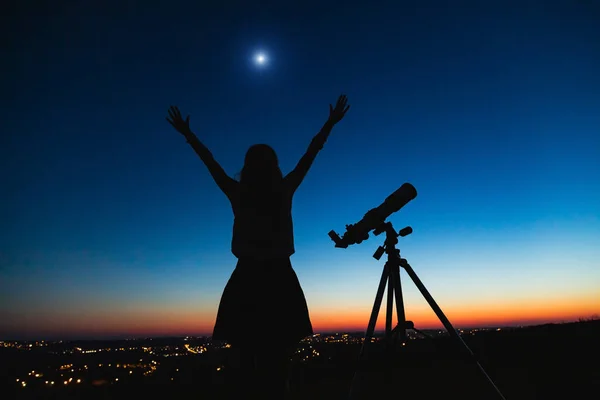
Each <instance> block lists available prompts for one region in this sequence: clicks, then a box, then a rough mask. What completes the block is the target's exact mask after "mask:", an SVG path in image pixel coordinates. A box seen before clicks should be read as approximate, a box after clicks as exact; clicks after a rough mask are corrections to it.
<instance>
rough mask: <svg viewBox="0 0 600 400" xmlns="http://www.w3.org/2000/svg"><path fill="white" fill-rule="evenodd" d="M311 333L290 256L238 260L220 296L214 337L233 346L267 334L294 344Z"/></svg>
mask: <svg viewBox="0 0 600 400" xmlns="http://www.w3.org/2000/svg"><path fill="white" fill-rule="evenodd" d="M312 334H313V329H312V324H311V322H310V317H309V315H308V307H307V305H306V298H305V297H304V292H303V291H302V288H301V287H300V282H299V281H298V277H297V276H296V273H295V272H294V270H293V268H292V264H291V263H290V259H289V258H283V259H275V260H252V259H240V260H238V263H237V266H236V268H235V270H234V271H233V273H232V274H231V277H230V278H229V281H228V282H227V285H226V286H225V290H224V291H223V295H222V296H221V302H220V304H219V310H218V312H217V321H216V323H215V327H214V331H213V339H214V340H223V341H227V342H228V343H230V344H231V345H233V346H235V345H242V344H244V343H249V342H255V341H256V340H257V339H265V338H268V340H269V341H270V342H272V341H274V340H275V341H278V342H280V345H282V346H294V345H297V343H298V342H299V341H300V340H301V339H302V338H304V337H306V336H309V335H312Z"/></svg>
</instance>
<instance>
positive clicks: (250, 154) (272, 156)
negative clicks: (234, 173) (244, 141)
mask: <svg viewBox="0 0 600 400" xmlns="http://www.w3.org/2000/svg"><path fill="white" fill-rule="evenodd" d="M282 179H283V175H282V173H281V169H280V168H279V160H278V159H277V154H276V153H275V150H273V148H272V147H271V146H268V145H266V144H255V145H253V146H250V148H249V149H248V151H247V152H246V158H245V159H244V167H243V168H242V171H241V173H240V183H242V184H247V185H250V186H261V187H269V186H274V185H276V184H278V183H280V182H281V180H282Z"/></svg>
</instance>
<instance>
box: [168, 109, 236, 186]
mask: <svg viewBox="0 0 600 400" xmlns="http://www.w3.org/2000/svg"><path fill="white" fill-rule="evenodd" d="M167 122H169V124H171V125H172V126H173V128H175V129H176V130H177V132H179V133H181V134H182V135H183V136H184V137H185V139H186V140H187V142H188V143H189V144H190V145H191V146H192V148H193V149H194V151H195V152H196V154H198V156H199V157H200V159H201V160H202V161H203V162H204V164H205V165H206V167H207V168H208V171H209V172H210V174H211V176H212V177H213V179H214V180H215V182H216V184H217V185H218V186H219V188H220V189H221V190H222V191H223V193H225V195H226V196H227V197H229V198H231V195H232V194H233V191H234V190H235V188H236V187H237V184H238V182H237V181H235V180H234V179H233V178H231V177H230V176H229V175H227V174H226V173H225V171H224V170H223V168H222V167H221V166H220V165H219V163H218V162H217V161H216V160H215V158H214V157H213V155H212V153H211V152H210V150H208V148H207V147H206V146H205V145H204V144H203V143H202V142H201V141H200V140H199V139H198V137H196V135H195V134H194V132H192V130H191V129H190V116H189V115H188V116H187V117H186V119H185V120H184V119H183V118H182V116H181V112H180V111H179V109H178V108H177V107H175V106H171V107H170V108H169V117H167Z"/></svg>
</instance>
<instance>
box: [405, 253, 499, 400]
mask: <svg viewBox="0 0 600 400" xmlns="http://www.w3.org/2000/svg"><path fill="white" fill-rule="evenodd" d="M401 265H402V267H403V268H404V270H405V271H406V273H408V276H410V278H411V279H412V281H413V282H414V283H415V285H416V286H417V288H418V289H419V291H420V292H421V294H422V295H423V297H425V300H427V303H429V306H430V307H431V309H432V310H433V312H435V314H436V315H437V317H438V318H439V319H440V321H441V322H442V324H443V325H444V327H445V328H446V330H447V331H448V333H449V334H450V336H452V337H453V338H454V339H456V340H457V341H458V342H459V343H460V344H461V345H462V347H463V348H464V349H465V350H466V352H467V354H468V355H469V356H470V357H471V358H472V359H473V360H474V361H475V363H477V366H478V367H479V370H480V371H481V372H482V373H483V375H484V376H485V378H486V379H487V380H488V382H489V383H490V385H491V386H492V387H493V388H494V390H495V391H496V393H497V394H498V396H499V397H500V398H501V399H502V400H506V399H505V398H504V395H502V392H500V389H498V387H497V386H496V384H495V383H494V381H493V380H492V378H490V376H489V375H488V374H487V372H485V369H483V367H482V366H481V364H480V363H479V361H478V360H477V358H476V357H475V354H473V352H472V351H471V349H470V348H469V346H467V344H466V343H465V342H464V340H463V339H462V337H460V335H459V334H458V332H456V329H454V327H453V326H452V324H451V323H450V320H448V318H446V315H445V314H444V312H443V311H442V309H441V308H440V307H439V306H438V305H437V303H436V302H435V300H434V299H433V297H432V296H431V294H429V291H428V290H427V288H426V287H425V285H423V282H421V280H420V279H419V277H418V276H417V274H416V273H415V271H414V270H413V269H412V267H411V266H410V264H409V263H408V262H407V261H406V260H405V259H402V260H401Z"/></svg>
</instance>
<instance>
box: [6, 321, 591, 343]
mask: <svg viewBox="0 0 600 400" xmlns="http://www.w3.org/2000/svg"><path fill="white" fill-rule="evenodd" d="M598 320H599V319H598V318H580V319H578V320H570V321H561V322H545V323H538V324H531V325H522V324H509V325H482V326H469V327H455V329H456V330H464V329H498V328H500V329H502V328H516V329H522V328H533V327H537V326H543V325H561V324H570V323H580V322H587V321H598ZM419 330H421V331H434V330H435V331H446V332H447V330H446V328H444V327H440V328H422V329H419ZM276 331H277V329H273V330H272V332H276ZM358 332H362V333H363V334H365V333H366V330H365V329H351V328H346V329H337V330H336V329H333V330H322V331H319V332H315V333H313V336H314V335H324V334H334V333H335V334H340V333H358ZM383 332H385V329H377V330H375V331H374V334H380V333H383ZM186 337H196V338H200V337H201V338H211V337H212V334H209V335H208V334H202V333H195V334H191V333H187V334H183V333H178V334H149V335H135V336H131V335H127V334H114V335H111V334H107V335H100V336H95V335H90V337H87V338H86V337H84V336H82V337H78V338H48V339H41V338H39V339H17V338H12V339H0V342H11V341H14V342H37V341H52V342H59V341H65V342H75V341H107V340H141V339H166V338H173V339H174V338H186ZM306 337H309V336H306ZM220 341H221V340H220ZM225 342H226V341H225Z"/></svg>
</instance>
